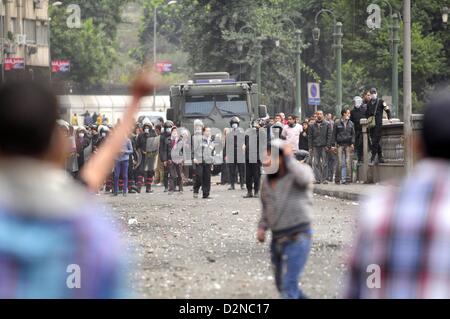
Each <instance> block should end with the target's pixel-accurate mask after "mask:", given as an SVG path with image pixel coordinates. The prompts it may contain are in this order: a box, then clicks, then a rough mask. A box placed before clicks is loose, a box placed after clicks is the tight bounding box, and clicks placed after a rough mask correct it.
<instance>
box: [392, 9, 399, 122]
mask: <svg viewBox="0 0 450 319" xmlns="http://www.w3.org/2000/svg"><path fill="white" fill-rule="evenodd" d="M399 30H400V26H399V17H398V15H397V14H396V13H395V14H393V15H392V111H393V113H394V114H393V115H394V117H397V116H398V95H399V94H398V48H399V45H400V36H399Z"/></svg>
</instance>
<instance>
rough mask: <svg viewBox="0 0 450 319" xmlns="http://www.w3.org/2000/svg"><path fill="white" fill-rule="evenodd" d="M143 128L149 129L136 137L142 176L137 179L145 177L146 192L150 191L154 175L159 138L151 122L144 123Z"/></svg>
mask: <svg viewBox="0 0 450 319" xmlns="http://www.w3.org/2000/svg"><path fill="white" fill-rule="evenodd" d="M145 129H148V130H149V131H148V133H142V134H140V135H139V137H138V139H137V148H138V149H139V151H140V152H141V154H142V162H141V167H140V171H141V172H142V174H143V176H142V177H140V176H139V177H138V180H140V181H142V180H143V179H145V186H146V192H147V193H151V192H152V184H153V178H154V177H155V165H156V158H157V156H158V150H159V138H158V135H157V134H156V132H155V130H154V129H153V125H152V124H145V125H144V130H145ZM138 187H139V185H138Z"/></svg>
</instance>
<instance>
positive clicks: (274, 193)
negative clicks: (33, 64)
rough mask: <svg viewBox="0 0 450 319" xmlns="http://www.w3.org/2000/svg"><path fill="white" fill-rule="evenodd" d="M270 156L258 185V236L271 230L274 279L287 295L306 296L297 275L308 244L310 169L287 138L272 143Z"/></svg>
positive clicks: (264, 234) (310, 196) (307, 253)
mask: <svg viewBox="0 0 450 319" xmlns="http://www.w3.org/2000/svg"><path fill="white" fill-rule="evenodd" d="M271 150H272V152H271V154H270V155H269V156H270V160H268V161H267V160H265V161H264V166H265V167H266V168H268V172H270V174H268V175H267V177H266V178H265V179H264V182H263V184H262V189H261V201H262V206H263V209H262V216H261V220H260V222H259V228H258V233H257V238H258V240H259V242H261V243H262V242H264V241H265V240H266V232H267V230H269V229H270V230H271V232H272V243H271V255H272V257H271V259H272V264H273V267H274V272H275V282H276V285H277V288H278V291H279V292H280V294H281V296H282V297H283V298H286V299H301V298H305V295H304V294H303V292H302V291H301V290H300V289H299V278H300V275H301V273H302V271H303V269H304V267H305V264H306V261H307V259H308V255H309V252H310V248H311V236H312V228H311V221H312V198H313V191H312V182H313V172H312V170H311V168H310V167H309V166H308V165H305V164H300V163H298V162H297V160H296V159H295V158H294V153H293V150H292V146H291V145H290V144H289V143H287V142H286V141H282V140H279V139H278V140H274V141H272V143H271Z"/></svg>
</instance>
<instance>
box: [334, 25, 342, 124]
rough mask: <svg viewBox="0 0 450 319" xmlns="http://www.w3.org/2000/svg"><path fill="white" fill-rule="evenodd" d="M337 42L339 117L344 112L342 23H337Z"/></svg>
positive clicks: (337, 112)
mask: <svg viewBox="0 0 450 319" xmlns="http://www.w3.org/2000/svg"><path fill="white" fill-rule="evenodd" d="M333 36H334V38H335V39H336V40H335V45H334V47H335V50H336V77H337V84H336V96H337V108H336V116H339V115H340V114H341V111H342V49H343V47H344V46H343V44H342V38H343V36H344V34H343V33H342V23H341V22H337V23H336V32H335V33H334V34H333Z"/></svg>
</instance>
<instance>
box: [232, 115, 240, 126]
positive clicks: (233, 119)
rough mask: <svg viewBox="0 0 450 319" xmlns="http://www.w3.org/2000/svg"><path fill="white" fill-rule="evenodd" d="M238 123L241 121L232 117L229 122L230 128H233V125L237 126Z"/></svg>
mask: <svg viewBox="0 0 450 319" xmlns="http://www.w3.org/2000/svg"><path fill="white" fill-rule="evenodd" d="M240 123H241V120H240V119H239V117H237V116H234V117H232V118H231V120H230V126H231V127H233V124H237V125H238V126H239V124H240Z"/></svg>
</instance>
